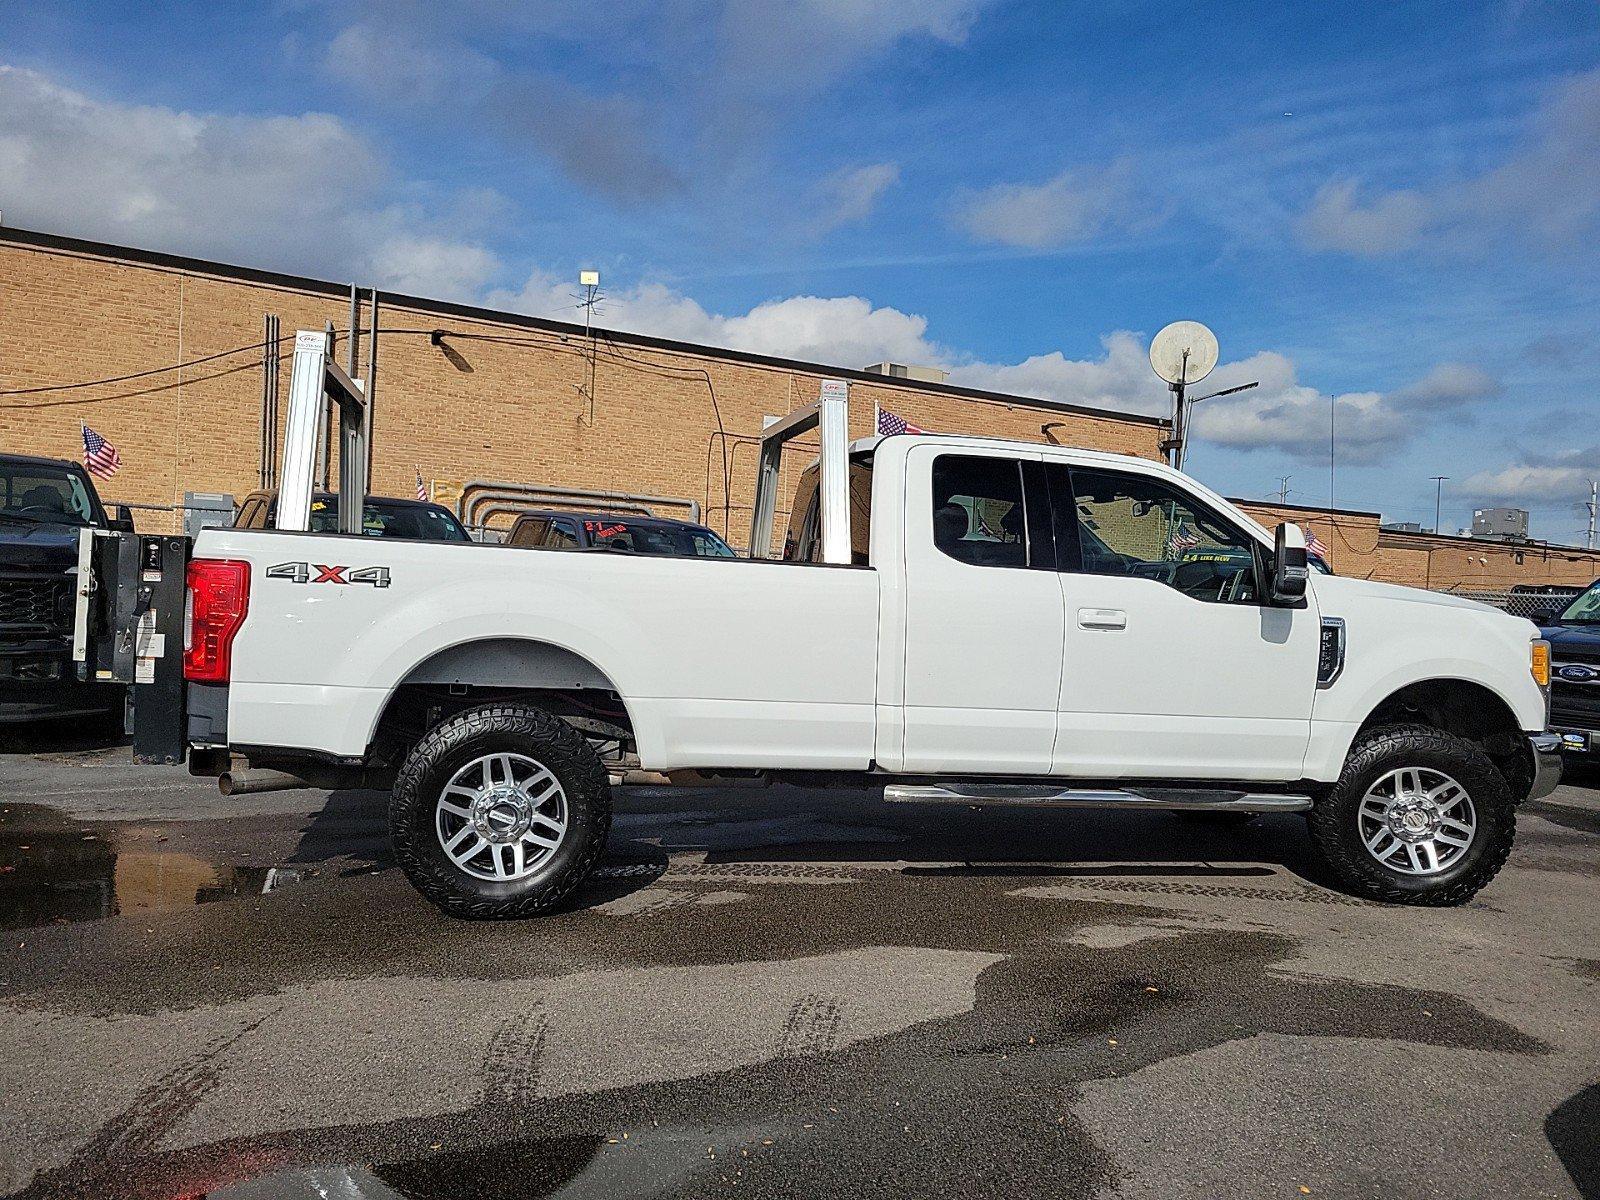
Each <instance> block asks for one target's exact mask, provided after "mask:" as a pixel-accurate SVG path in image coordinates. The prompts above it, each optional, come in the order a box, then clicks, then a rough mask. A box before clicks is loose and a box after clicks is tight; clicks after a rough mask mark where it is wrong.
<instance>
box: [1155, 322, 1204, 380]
mask: <svg viewBox="0 0 1600 1200" xmlns="http://www.w3.org/2000/svg"><path fill="white" fill-rule="evenodd" d="M1150 365H1151V366H1152V367H1154V368H1155V372H1156V374H1157V375H1159V376H1161V378H1163V379H1165V380H1166V381H1167V382H1168V383H1173V384H1178V383H1183V384H1189V383H1199V382H1200V381H1201V380H1202V379H1204V378H1205V377H1206V376H1207V375H1209V374H1211V368H1212V367H1214V366H1216V365H1217V335H1216V334H1214V333H1212V332H1211V330H1209V329H1207V328H1206V327H1205V326H1204V325H1202V324H1200V322H1199V321H1174V322H1173V323H1172V324H1171V325H1168V326H1167V327H1166V328H1165V329H1163V330H1162V331H1161V332H1160V333H1158V334H1156V336H1155V337H1154V338H1152V339H1151V341H1150Z"/></svg>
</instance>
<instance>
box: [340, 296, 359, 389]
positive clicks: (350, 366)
mask: <svg viewBox="0 0 1600 1200" xmlns="http://www.w3.org/2000/svg"><path fill="white" fill-rule="evenodd" d="M360 345H361V300H360V299H359V298H358V296H357V294H356V285H355V284H353V283H352V284H351V285H350V344H349V345H348V346H347V347H345V356H344V361H345V369H344V373H345V374H346V375H348V376H350V378H351V379H354V378H355V377H356V355H357V353H359V351H360Z"/></svg>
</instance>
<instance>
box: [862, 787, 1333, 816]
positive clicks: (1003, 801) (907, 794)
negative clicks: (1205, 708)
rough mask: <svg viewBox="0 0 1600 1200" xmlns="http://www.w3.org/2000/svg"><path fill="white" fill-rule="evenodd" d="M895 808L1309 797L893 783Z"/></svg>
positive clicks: (1262, 804)
mask: <svg viewBox="0 0 1600 1200" xmlns="http://www.w3.org/2000/svg"><path fill="white" fill-rule="evenodd" d="M883 798H884V799H885V800H887V801H889V803H891V804H969V805H976V806H979V807H982V806H986V805H1002V806H1004V805H1010V806H1013V807H1019V808H1153V809H1175V810H1181V811H1184V812H1244V813H1282V812H1305V811H1306V810H1307V809H1309V808H1310V807H1311V797H1310V796H1300V795H1285V794H1278V793H1273V792H1238V791H1230V790H1228V789H1224V788H1151V787H1141V788H1058V787H1051V786H1049V785H1048V784H1046V785H1042V786H1041V785H1039V784H1031V783H961V784H949V785H944V786H939V785H932V784H918V783H891V784H889V785H888V786H886V787H885V788H884V789H883Z"/></svg>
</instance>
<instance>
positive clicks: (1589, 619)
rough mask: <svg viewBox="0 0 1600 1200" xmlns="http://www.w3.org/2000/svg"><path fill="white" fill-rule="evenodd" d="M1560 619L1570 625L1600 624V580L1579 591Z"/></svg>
mask: <svg viewBox="0 0 1600 1200" xmlns="http://www.w3.org/2000/svg"><path fill="white" fill-rule="evenodd" d="M1559 620H1560V621H1561V622H1562V623H1563V624H1568V625H1600V580H1597V581H1596V582H1594V583H1591V584H1590V585H1589V588H1588V590H1587V591H1584V592H1579V593H1578V595H1577V596H1576V597H1575V598H1574V599H1573V601H1572V603H1571V604H1569V605H1567V607H1566V610H1565V611H1564V612H1563V613H1562V614H1561V616H1560V618H1559Z"/></svg>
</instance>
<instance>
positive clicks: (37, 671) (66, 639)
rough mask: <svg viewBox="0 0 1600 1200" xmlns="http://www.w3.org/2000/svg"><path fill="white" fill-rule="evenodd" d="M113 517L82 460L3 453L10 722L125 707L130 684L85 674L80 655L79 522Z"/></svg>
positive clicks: (4, 661)
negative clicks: (76, 635) (76, 646)
mask: <svg viewBox="0 0 1600 1200" xmlns="http://www.w3.org/2000/svg"><path fill="white" fill-rule="evenodd" d="M85 526H91V527H95V528H100V529H129V530H131V529H132V528H133V522H132V520H131V519H130V518H129V517H128V515H127V510H126V509H122V510H120V511H119V513H118V516H117V519H116V520H115V521H111V520H108V519H107V517H106V510H105V507H104V506H103V505H102V504H101V503H100V497H99V495H98V494H97V493H96V492H95V489H94V481H93V480H92V479H90V477H89V474H88V472H87V471H85V470H84V469H83V468H82V467H81V466H79V465H78V464H77V463H74V462H67V461H64V460H61V459H54V458H33V457H31V456H29V455H25V454H0V724H10V723H14V722H20V721H34V720H39V719H42V718H46V717H81V716H96V717H99V716H102V715H103V716H104V718H105V719H106V720H108V721H111V720H114V719H115V718H116V717H117V716H118V715H120V714H121V712H122V709H123V704H124V695H125V689H124V688H122V687H119V686H116V685H114V684H108V683H95V682H92V681H87V682H85V681H80V680H79V679H78V671H77V664H76V663H74V662H73V660H72V622H73V609H74V603H75V598H76V591H75V589H74V587H73V584H74V581H75V579H76V577H77V565H78V531H79V530H80V529H83V528H84V527H85Z"/></svg>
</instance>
